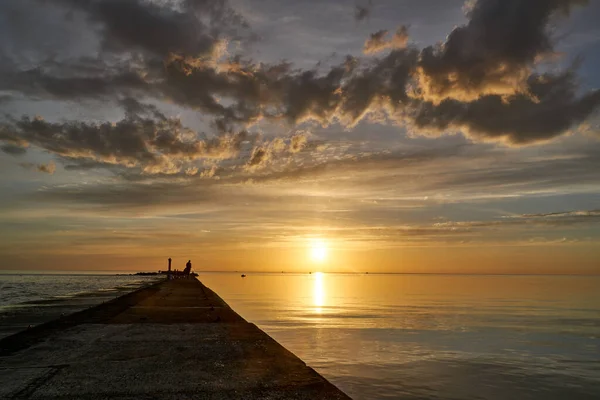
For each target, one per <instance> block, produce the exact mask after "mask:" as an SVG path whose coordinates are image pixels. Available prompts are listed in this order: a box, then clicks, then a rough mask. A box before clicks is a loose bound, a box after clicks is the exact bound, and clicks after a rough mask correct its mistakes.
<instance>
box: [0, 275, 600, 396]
mask: <svg viewBox="0 0 600 400" xmlns="http://www.w3.org/2000/svg"><path fill="white" fill-rule="evenodd" d="M247 275H248V276H247V277H246V278H241V277H240V274H233V273H204V274H203V273H201V275H200V277H199V278H200V280H201V281H202V282H203V283H204V284H206V285H207V286H209V287H210V288H212V289H213V290H215V291H216V292H217V293H218V294H219V295H220V296H221V297H222V298H223V299H225V301H227V302H228V303H229V305H230V306H231V307H233V308H234V309H235V310H236V311H237V312H238V313H239V314H240V315H242V316H243V317H244V318H246V319H247V320H248V321H250V322H253V323H255V324H257V325H258V326H259V327H260V328H262V329H263V330H265V331H266V332H267V333H268V334H270V335H271V336H272V337H273V338H275V339H276V340H277V341H278V342H280V343H281V344H282V345H284V346H285V347H286V348H288V349H289V350H290V351H292V352H294V353H295V354H296V355H298V356H299V357H300V358H302V359H303V360H304V361H305V362H306V363H307V364H308V365H310V366H311V367H313V368H315V369H316V370H317V371H318V372H320V373H321V374H322V375H324V376H325V377H326V378H328V379H329V380H330V381H332V382H333V383H334V384H335V385H337V386H338V387H339V388H341V389H342V390H344V391H345V392H346V393H347V394H349V395H350V396H351V397H353V398H354V399H540V400H541V399H544V400H546V399H550V400H552V399H600V277H567V276H463V275H378V274H369V275H366V274H347V275H345V274H321V273H313V274H310V275H309V274H258V273H247ZM154 279H155V278H153V277H137V276H108V275H104V276H102V275H79V276H76V275H34V276H32V275H22V276H18V275H6V274H0V337H1V336H3V335H6V334H8V333H10V332H13V331H15V329H16V330H18V329H22V328H23V327H24V326H25V327H26V326H27V324H36V323H39V322H40V321H42V320H47V319H50V318H53V317H56V316H58V315H60V313H62V312H72V311H76V310H77V309H81V308H85V307H89V306H90V305H93V304H98V303H100V302H102V301H105V300H106V299H109V298H113V297H116V296H118V295H121V294H123V293H124V292H127V291H131V290H133V289H135V288H137V287H140V286H142V285H145V284H148V283H150V282H152V281H153V280H154Z"/></svg>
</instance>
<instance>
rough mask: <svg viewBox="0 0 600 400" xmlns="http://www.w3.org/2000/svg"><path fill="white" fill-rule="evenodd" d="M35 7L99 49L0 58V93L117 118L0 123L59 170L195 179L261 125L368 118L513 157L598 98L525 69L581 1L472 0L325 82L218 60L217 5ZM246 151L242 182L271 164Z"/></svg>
mask: <svg viewBox="0 0 600 400" xmlns="http://www.w3.org/2000/svg"><path fill="white" fill-rule="evenodd" d="M15 4H16V3H15ZM43 4H53V5H54V6H55V7H58V8H61V7H62V8H63V9H64V10H65V12H72V13H76V14H77V15H79V16H80V17H81V15H83V20H84V21H88V23H91V25H92V26H93V28H94V29H93V32H94V34H95V35H97V36H98V43H99V48H98V49H96V50H97V51H96V52H95V53H94V54H90V55H89V56H77V57H72V58H68V57H56V58H53V57H51V56H48V57H46V58H45V59H43V60H42V61H40V62H39V63H37V64H35V65H33V66H32V65H29V64H28V63H23V62H21V61H19V60H17V58H15V57H13V56H7V55H6V54H8V52H7V51H5V52H0V54H2V58H1V59H0V61H1V62H0V66H1V68H0V69H1V73H0V89H2V90H5V91H11V92H17V93H19V94H21V95H23V96H26V97H29V98H31V99H39V98H54V99H59V100H69V101H80V100H81V99H86V98H92V99H96V100H103V101H106V100H110V101H111V102H112V103H113V104H118V105H120V106H121V107H123V108H124V109H125V113H126V117H125V119H123V120H121V121H119V122H117V123H108V122H106V123H92V122H88V121H85V120H84V121H73V122H61V123H55V122H54V123H50V122H46V121H44V120H42V119H39V118H27V117H25V118H23V119H22V120H20V121H16V122H15V121H13V123H8V124H7V125H6V126H5V127H4V128H3V130H2V131H0V140H1V141H2V142H3V148H2V150H3V151H4V152H6V153H10V154H18V153H22V152H23V150H22V148H23V147H24V146H26V145H27V144H28V143H30V144H31V145H33V146H36V147H40V148H42V149H44V150H46V151H49V152H50V153H53V154H55V155H57V156H59V157H61V158H62V159H64V160H68V161H69V162H70V164H68V165H67V167H68V168H71V169H72V168H79V167H80V168H91V166H103V167H106V166H110V165H119V166H124V167H127V168H139V169H140V171H141V172H143V173H149V174H175V173H186V171H187V175H193V176H195V175H197V174H200V175H201V174H202V173H203V172H201V171H203V170H204V168H206V167H207V166H205V165H195V164H194V163H193V161H195V160H199V159H203V158H215V159H222V158H235V157H237V156H238V155H240V154H241V153H240V150H241V148H240V146H241V143H242V142H244V141H248V140H249V139H248V134H247V133H246V130H247V129H248V127H249V126H251V125H255V124H259V123H261V122H267V123H274V124H278V123H281V122H285V123H287V124H288V126H289V125H291V126H296V125H299V124H303V123H306V122H312V123H317V124H320V125H322V126H330V125H332V124H335V123H339V124H341V125H342V126H343V127H347V128H352V127H355V126H356V125H357V124H358V123H359V122H361V121H365V120H371V121H377V122H379V123H389V122H392V123H395V124H398V125H400V126H403V127H408V128H409V130H410V133H411V134H425V135H429V136H432V135H433V136H435V135H439V134H445V133H448V131H450V132H462V133H464V134H466V135H467V136H468V137H469V138H471V139H473V140H479V141H489V140H493V141H502V142H505V143H509V144H513V145H523V144H530V143H536V142H540V141H547V140H550V139H552V138H554V137H557V136H559V135H562V134H564V133H566V132H568V131H569V130H570V129H571V128H573V127H574V126H576V125H577V124H580V123H583V122H585V121H586V120H588V119H589V118H590V117H591V116H592V115H593V113H594V112H595V111H596V110H597V109H598V106H599V105H600V92H599V91H588V92H586V91H584V90H581V89H580V88H579V87H578V82H577V77H576V74H575V70H574V69H573V70H568V71H563V72H560V71H559V72H554V73H540V72H537V71H536V63H537V62H538V61H539V60H540V59H541V58H543V57H544V56H547V55H551V54H552V53H553V51H554V47H553V38H552V36H551V32H550V24H551V21H552V19H553V17H555V16H559V15H566V14H568V13H569V11H570V10H571V8H572V7H573V6H575V5H585V4H586V1H583V0H543V1H542V0H532V1H518V0H506V1H499V0H477V1H475V2H472V3H471V4H472V5H471V8H470V9H469V10H468V12H467V17H468V19H469V21H468V23H467V24H466V25H464V26H460V27H457V28H455V29H454V30H453V31H452V32H451V33H450V35H449V36H448V38H447V40H446V42H445V43H443V44H440V45H437V46H430V47H426V48H425V49H423V50H419V49H417V48H415V47H413V46H409V47H407V40H408V34H407V29H406V28H405V27H404V26H403V27H401V28H399V29H398V31H397V32H395V33H394V35H392V36H391V37H389V38H388V36H389V35H388V32H387V31H379V32H377V33H375V34H373V35H372V36H371V38H369V39H368V40H367V42H366V43H365V46H364V51H365V53H367V54H374V53H378V52H381V51H384V50H389V53H388V54H386V55H384V56H383V57H368V58H366V59H357V58H354V57H351V56H348V57H347V58H346V59H345V60H344V61H343V62H341V63H338V64H337V65H333V66H332V67H330V68H329V69H328V70H325V71H321V70H317V69H314V70H310V69H309V70H298V69H294V67H293V65H292V64H290V63H288V62H280V63H274V64H264V63H257V62H254V61H252V60H249V59H243V57H241V56H237V55H232V56H230V55H228V54H227V49H228V48H229V47H227V41H228V40H231V39H235V38H237V37H238V34H239V32H240V31H246V30H247V24H246V22H245V20H244V19H243V17H241V16H240V15H239V14H237V13H236V12H235V11H233V10H232V9H231V8H230V7H229V6H228V5H227V3H226V2H224V1H209V0H180V1H177V2H156V1H143V0H129V1H117V0H81V1H79V0H48V2H45V3H44V2H43ZM362 14H364V13H361V15H362ZM361 18H364V17H361ZM66 23H68V21H66ZM4 53H6V54H4ZM92 53H93V52H92ZM49 54H50V53H49ZM140 97H143V98H147V99H153V100H155V101H156V102H157V103H158V102H164V101H166V102H171V103H174V104H176V105H178V106H180V107H183V108H185V109H192V110H196V111H198V112H200V113H201V116H202V117H203V118H208V119H209V120H211V121H213V126H214V128H215V129H216V132H214V133H213V132H211V135H209V137H211V139H207V138H206V137H203V136H202V135H200V134H199V133H197V132H194V131H192V130H190V129H188V128H186V127H184V126H183V124H182V123H181V121H180V120H179V119H178V118H167V117H166V116H165V115H163V114H162V113H160V112H159V111H158V109H157V108H156V107H155V108H154V109H150V108H148V107H149V106H147V105H140V103H139V102H135V101H132V100H131V99H132V98H140ZM140 107H141V108H140ZM140 114H143V116H140ZM305 143H306V141H305V140H304V141H302V140H301V139H300V138H297V139H292V141H291V143H290V144H289V147H288V149H287V150H286V151H287V153H289V154H295V153H298V152H299V151H300V150H301V149H303V148H304V145H305ZM253 144H254V142H252V143H249V146H248V149H245V150H244V151H243V152H242V153H243V157H244V160H243V163H242V164H240V165H245V166H246V168H243V169H242V170H248V168H250V169H251V170H253V171H256V170H257V169H259V167H260V168H262V167H264V166H266V165H269V164H270V162H271V161H272V160H273V159H274V158H279V157H278V156H277V157H273V156H274V155H277V154H278V152H279V151H281V149H280V148H279V147H281V142H276V141H273V143H270V144H264V143H260V144H258V145H257V146H256V147H254V146H253ZM76 160H77V161H76ZM244 163H245V164H244ZM208 168H211V166H208ZM194 171H195V172H194ZM192 172H194V173H192Z"/></svg>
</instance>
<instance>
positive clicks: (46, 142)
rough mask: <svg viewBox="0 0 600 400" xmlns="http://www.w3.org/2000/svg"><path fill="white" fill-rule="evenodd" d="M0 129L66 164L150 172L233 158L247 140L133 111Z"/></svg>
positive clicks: (173, 170) (19, 123) (24, 121)
mask: <svg viewBox="0 0 600 400" xmlns="http://www.w3.org/2000/svg"><path fill="white" fill-rule="evenodd" d="M138 107H140V106H139V105H138ZM146 108H147V109H150V110H152V107H150V106H148V107H146ZM4 130H5V131H6V132H8V134H5V135H4V136H5V137H7V138H9V139H10V140H12V141H13V142H17V143H18V142H19V141H20V142H21V143H28V144H30V145H32V146H36V147H38V148H41V149H43V150H45V151H48V152H50V153H52V154H55V155H57V156H59V157H62V158H63V159H64V160H65V161H67V162H75V161H79V162H82V163H83V164H82V168H86V167H88V166H89V165H90V164H89V163H90V162H91V163H92V164H91V165H96V166H100V165H121V166H124V167H139V168H141V170H142V171H143V172H146V173H152V174H154V173H176V172H178V171H180V170H181V168H182V167H183V164H185V162H189V161H193V160H195V159H198V158H223V157H225V158H227V157H232V156H233V155H234V154H237V152H238V151H239V148H240V145H241V143H242V142H243V141H244V140H247V139H248V135H247V134H246V133H245V132H239V133H231V134H223V135H220V136H218V137H214V138H211V139H205V138H202V137H201V136H200V135H198V133H196V132H194V131H191V130H189V129H187V128H185V127H184V126H183V125H182V124H181V121H179V120H177V119H168V118H165V117H164V116H163V117H162V118H160V119H156V118H147V117H144V116H140V115H133V114H130V115H129V116H128V117H127V118H125V119H123V120H121V121H119V122H117V123H114V124H113V123H100V124H96V123H91V122H89V123H88V122H61V123H52V122H47V121H45V120H43V119H41V118H35V119H30V118H26V117H24V118H22V119H21V120H18V121H15V122H14V123H13V124H12V125H9V126H6V127H4ZM72 168H74V167H71V169H72Z"/></svg>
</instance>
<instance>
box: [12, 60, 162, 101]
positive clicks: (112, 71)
mask: <svg viewBox="0 0 600 400" xmlns="http://www.w3.org/2000/svg"><path fill="white" fill-rule="evenodd" d="M80 61H82V64H84V63H89V62H96V63H98V64H100V65H102V61H100V60H96V61H92V60H80ZM81 66H82V70H81V71H77V68H78V66H77V65H71V66H70V69H71V71H70V73H69V71H66V70H60V69H57V68H56V67H48V66H44V65H40V66H38V67H36V68H34V69H29V70H20V71H10V72H5V73H3V74H0V88H2V89H4V90H11V91H18V92H20V93H22V94H25V95H28V96H30V97H32V98H48V97H49V98H53V99H59V100H75V99H84V98H91V99H100V98H109V99H111V98H115V97H116V96H117V95H118V94H128V95H133V94H136V93H145V92H148V91H151V88H150V86H149V84H148V83H147V82H146V81H145V80H144V78H143V76H142V72H141V71H136V70H134V69H132V68H130V67H127V66H124V67H123V68H122V69H119V68H115V67H112V68H111V67H109V66H108V65H104V68H94V70H90V69H83V65H81Z"/></svg>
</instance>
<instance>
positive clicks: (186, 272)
mask: <svg viewBox="0 0 600 400" xmlns="http://www.w3.org/2000/svg"><path fill="white" fill-rule="evenodd" d="M191 271H192V260H188V262H187V263H186V264H185V269H184V270H183V275H184V276H185V277H189V276H190V272H191Z"/></svg>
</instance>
